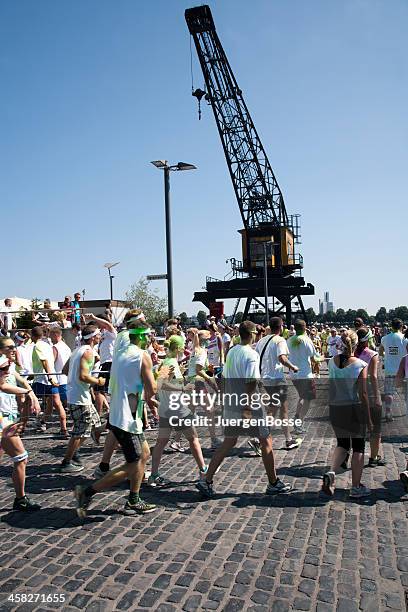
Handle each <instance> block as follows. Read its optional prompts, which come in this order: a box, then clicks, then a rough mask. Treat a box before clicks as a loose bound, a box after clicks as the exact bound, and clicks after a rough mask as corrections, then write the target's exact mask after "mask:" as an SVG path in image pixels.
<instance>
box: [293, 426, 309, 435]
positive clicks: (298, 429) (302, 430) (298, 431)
mask: <svg viewBox="0 0 408 612" xmlns="http://www.w3.org/2000/svg"><path fill="white" fill-rule="evenodd" d="M293 433H294V434H295V436H296V437H297V436H302V435H303V434H305V433H306V429H305V428H304V427H303V425H299V427H296V426H295V427H294V428H293Z"/></svg>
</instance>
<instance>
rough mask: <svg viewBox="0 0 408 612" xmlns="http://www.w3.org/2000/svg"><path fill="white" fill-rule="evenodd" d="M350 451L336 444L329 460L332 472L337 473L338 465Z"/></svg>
mask: <svg viewBox="0 0 408 612" xmlns="http://www.w3.org/2000/svg"><path fill="white" fill-rule="evenodd" d="M349 452H350V451H349V450H346V449H345V448H342V447H341V446H336V448H335V449H334V452H333V456H332V461H331V469H332V472H334V473H335V474H337V472H339V471H340V466H341V464H342V463H343V461H344V460H345V458H346V457H347V455H348V453H349Z"/></svg>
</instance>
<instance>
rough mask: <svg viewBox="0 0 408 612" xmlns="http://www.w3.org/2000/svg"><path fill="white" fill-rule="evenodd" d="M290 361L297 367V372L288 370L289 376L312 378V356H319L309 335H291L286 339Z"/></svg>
mask: <svg viewBox="0 0 408 612" xmlns="http://www.w3.org/2000/svg"><path fill="white" fill-rule="evenodd" d="M288 348H289V356H290V361H291V362H292V363H293V365H295V366H297V367H298V368H299V370H298V372H293V370H291V371H290V373H289V376H290V377H291V378H313V372H312V364H311V362H310V359H311V358H312V357H320V355H319V353H318V352H317V351H316V349H315V346H314V344H313V342H312V341H311V339H310V338H309V336H307V335H306V334H301V335H300V336H297V335H296V336H291V337H290V338H289V340H288Z"/></svg>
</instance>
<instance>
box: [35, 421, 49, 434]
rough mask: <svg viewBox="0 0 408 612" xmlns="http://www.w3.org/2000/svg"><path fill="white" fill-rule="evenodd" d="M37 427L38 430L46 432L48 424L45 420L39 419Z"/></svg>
mask: <svg viewBox="0 0 408 612" xmlns="http://www.w3.org/2000/svg"><path fill="white" fill-rule="evenodd" d="M37 429H38V431H41V432H42V433H45V432H46V431H47V424H46V423H44V421H37Z"/></svg>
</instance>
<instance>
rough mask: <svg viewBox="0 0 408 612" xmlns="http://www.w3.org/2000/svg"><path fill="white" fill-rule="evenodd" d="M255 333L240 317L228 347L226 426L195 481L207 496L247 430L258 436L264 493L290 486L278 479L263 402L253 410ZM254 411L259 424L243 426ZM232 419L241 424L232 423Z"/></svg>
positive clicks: (283, 490)
mask: <svg viewBox="0 0 408 612" xmlns="http://www.w3.org/2000/svg"><path fill="white" fill-rule="evenodd" d="M256 333H257V332H256V325H255V324H254V323H252V321H243V322H242V323H241V324H240V326H239V334H240V337H241V343H240V344H237V345H236V346H234V347H233V348H231V349H230V350H229V351H228V355H227V361H226V363H225V366H224V372H223V374H224V380H225V401H224V419H225V420H226V421H227V423H228V422H229V423H230V424H227V425H226V426H225V429H224V435H225V438H224V441H223V442H222V444H221V446H220V447H219V448H218V449H217V450H216V451H215V453H214V455H213V457H212V459H211V462H210V465H209V466H208V470H207V474H206V477H205V478H204V479H202V480H201V481H199V482H198V483H197V485H196V486H197V488H198V490H199V491H200V493H201V494H202V495H203V496H204V497H207V498H211V497H214V488H213V477H214V474H215V473H216V472H217V470H218V468H219V466H220V465H221V463H222V462H223V461H224V459H225V457H226V456H227V454H228V453H229V452H230V450H231V449H232V448H233V447H234V446H235V445H236V443H237V441H238V437H239V436H240V435H245V436H247V435H248V434H249V435H251V436H253V437H256V438H258V439H259V440H260V444H261V449H262V460H263V463H264V467H265V472H266V474H267V476H268V481H269V483H268V486H267V488H266V492H265V494H266V495H273V494H275V493H288V492H289V491H290V490H291V489H292V486H291V485H290V484H289V483H287V482H284V481H282V480H280V479H279V478H278V477H277V475H276V470H275V458H274V454H273V448H272V438H271V435H270V432H269V428H268V427H266V426H265V425H263V424H262V421H263V422H264V421H265V417H266V413H265V410H264V408H263V406H262V407H261V408H260V409H259V410H257V411H256V413H257V414H256V413H255V411H254V410H252V409H251V401H252V399H253V398H254V394H256V395H258V396H259V393H256V390H257V386H258V383H259V380H260V372H259V355H258V353H257V352H256V351H254V350H253V348H251V344H252V342H253V339H254V338H255V336H256ZM237 391H238V392H237ZM227 398H228V404H227ZM235 398H236V399H237V401H235ZM250 400H251V401H250ZM258 401H259V400H258ZM255 414H256V416H258V415H259V416H258V426H255V427H249V428H244V421H246V420H247V419H248V418H251V419H252V418H253V416H252V415H254V416H255ZM234 420H235V421H237V422H238V423H242V425H239V424H238V425H235V424H234Z"/></svg>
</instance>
